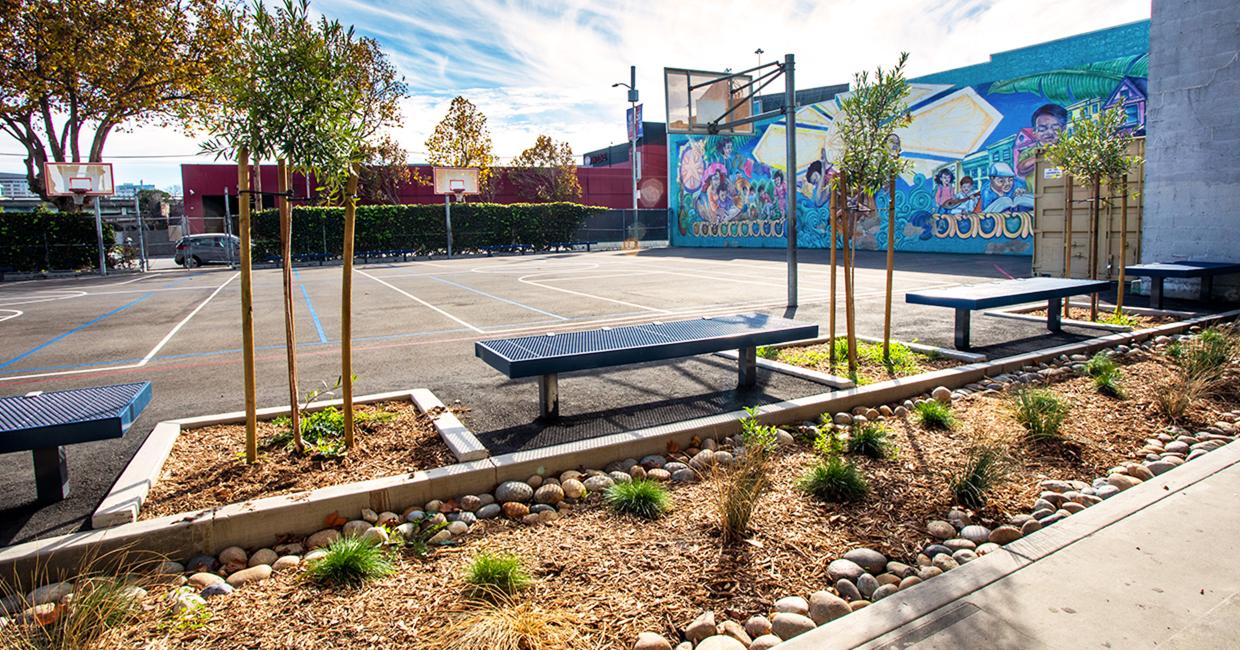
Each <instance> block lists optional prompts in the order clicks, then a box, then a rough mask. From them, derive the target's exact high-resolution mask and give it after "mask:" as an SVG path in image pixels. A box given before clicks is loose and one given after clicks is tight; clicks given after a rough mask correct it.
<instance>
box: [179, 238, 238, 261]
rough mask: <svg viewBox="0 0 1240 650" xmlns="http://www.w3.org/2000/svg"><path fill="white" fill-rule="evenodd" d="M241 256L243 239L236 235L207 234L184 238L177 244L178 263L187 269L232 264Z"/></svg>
mask: <svg viewBox="0 0 1240 650" xmlns="http://www.w3.org/2000/svg"><path fill="white" fill-rule="evenodd" d="M240 255H241V239H240V238H238V237H237V236H236V235H225V234H222V233H206V234H202V235H190V236H188V237H182V238H181V240H180V241H178V242H177V251H176V263H177V264H178V265H180V266H184V267H185V268H187V269H192V268H195V267H199V266H202V265H203V264H231V263H234V262H236V261H237V259H238V258H239V257H240Z"/></svg>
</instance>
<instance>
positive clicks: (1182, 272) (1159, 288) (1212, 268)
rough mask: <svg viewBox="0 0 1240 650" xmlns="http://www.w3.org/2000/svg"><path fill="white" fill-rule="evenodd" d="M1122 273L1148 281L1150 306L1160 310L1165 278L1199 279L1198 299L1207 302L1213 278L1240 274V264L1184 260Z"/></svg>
mask: <svg viewBox="0 0 1240 650" xmlns="http://www.w3.org/2000/svg"><path fill="white" fill-rule="evenodd" d="M1124 273H1126V274H1128V275H1133V276H1137V277H1147V278H1149V279H1150V306H1151V307H1153V308H1154V309H1162V306H1163V281H1164V280H1166V279H1167V278H1201V292H1200V294H1198V298H1200V299H1201V300H1203V301H1208V300H1210V298H1211V295H1212V294H1213V293H1214V276H1216V275H1228V274H1231V273H1240V264H1237V263H1234V262H1204V261H1193V260H1184V261H1181V262H1166V263H1159V262H1155V263H1153V264H1134V265H1132V266H1126V267H1124Z"/></svg>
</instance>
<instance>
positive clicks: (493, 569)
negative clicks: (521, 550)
mask: <svg viewBox="0 0 1240 650" xmlns="http://www.w3.org/2000/svg"><path fill="white" fill-rule="evenodd" d="M465 582H467V583H469V585H470V587H471V590H472V591H473V593H474V594H475V595H477V596H482V597H485V598H491V599H494V598H502V597H506V596H511V595H512V594H515V593H517V592H518V591H521V590H522V589H525V588H526V587H528V586H530V584H532V583H533V579H532V578H530V574H529V573H528V572H526V570H525V567H524V566H522V565H521V558H519V557H517V556H516V555H512V554H511V553H499V554H494V555H493V554H491V553H488V552H486V551H482V552H481V553H478V554H477V555H475V556H474V559H473V560H471V561H470V563H469V570H468V573H467V574H466V575H465Z"/></svg>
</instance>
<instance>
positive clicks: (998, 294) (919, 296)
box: [904, 278, 1111, 350]
mask: <svg viewBox="0 0 1240 650" xmlns="http://www.w3.org/2000/svg"><path fill="white" fill-rule="evenodd" d="M1110 286H1111V283H1110V282H1108V281H1106V280H1068V279H1063V278H1022V279H1019V280H1001V281H999V282H988V283H985V284H973V285H965V286H959V287H948V288H946V289H929V290H926V291H913V292H910V293H906V294H904V301H905V302H907V303H910V304H914V305H932V306H935V307H951V308H952V309H955V310H956V332H955V343H956V349H957V350H967V349H969V324H970V323H969V317H970V315H971V312H972V310H974V309H990V308H992V307H1004V306H1008V305H1019V304H1022V303H1026V302H1035V301H1038V300H1045V301H1047V304H1046V328H1047V329H1049V330H1050V331H1052V332H1058V331H1060V329H1061V324H1060V314H1061V313H1062V311H1063V299H1064V298H1067V297H1069V296H1076V295H1080V294H1086V293H1097V292H1100V291H1105V290H1106V289H1107V288H1109V287H1110Z"/></svg>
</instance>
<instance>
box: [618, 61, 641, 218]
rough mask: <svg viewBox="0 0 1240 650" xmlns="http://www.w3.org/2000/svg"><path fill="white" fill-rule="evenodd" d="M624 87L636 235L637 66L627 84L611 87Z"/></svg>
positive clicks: (639, 126)
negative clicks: (628, 124)
mask: <svg viewBox="0 0 1240 650" xmlns="http://www.w3.org/2000/svg"><path fill="white" fill-rule="evenodd" d="M620 86H624V87H625V88H627V89H628V91H629V110H630V111H632V114H633V117H632V122H633V124H632V127H630V128H629V130H630V131H631V133H630V137H629V167H632V168H633V234H634V236H636V235H637V132H638V130H639V129H640V128H641V125H640V124H639V123H638V119H637V101H638V95H637V66H635V65H631V66H629V83H624V82H623V81H619V82H616V83H614V84H612V85H611V87H612V88H619V87H620Z"/></svg>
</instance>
